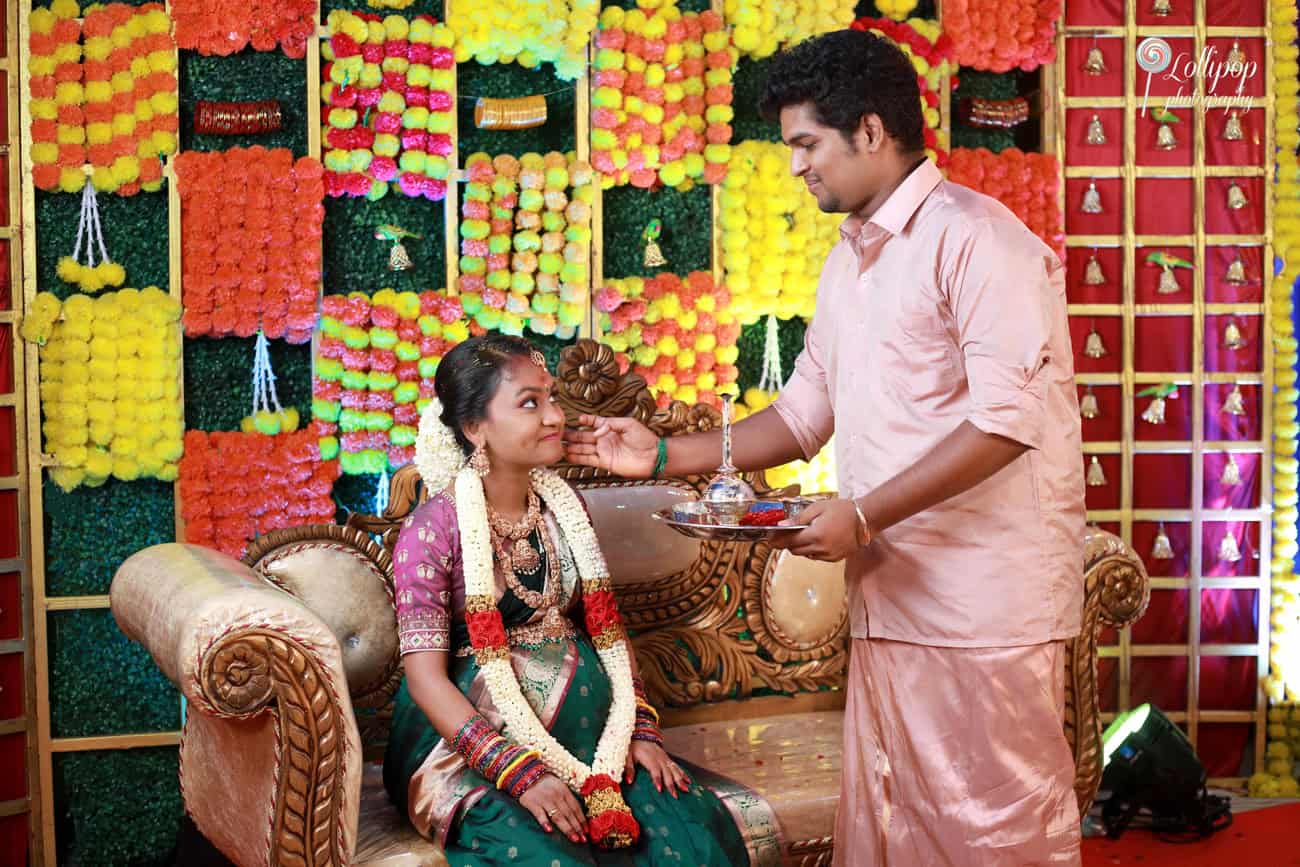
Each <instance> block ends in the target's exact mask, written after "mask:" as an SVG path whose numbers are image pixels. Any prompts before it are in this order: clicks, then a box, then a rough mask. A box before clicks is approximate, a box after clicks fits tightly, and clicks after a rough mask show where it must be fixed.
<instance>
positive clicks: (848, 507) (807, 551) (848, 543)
mask: <svg viewBox="0 0 1300 867" xmlns="http://www.w3.org/2000/svg"><path fill="white" fill-rule="evenodd" d="M796 520H798V521H799V523H801V524H809V525H810V526H809V527H808V529H807V530H798V531H792V532H785V533H776V534H774V535H773V536H772V547H774V548H786V549H788V550H789V551H790V553H792V554H798V555H799V556H800V557H807V558H809V559H810V560H824V561H826V562H827V563H835V562H838V561H840V560H843V559H844V558H845V557H848V556H849V555H850V554H852V553H853V552H854V551H856V550H857V549H858V547H859V545H858V538H859V537H858V512H857V509H855V508H853V501H852V500H819V501H818V502H816V503H813V504H812V505H811V506H808V507H807V508H806V509H804V510H803V511H802V512H800V513H799V517H798V518H797V519H796ZM779 528H780V525H778V529H779Z"/></svg>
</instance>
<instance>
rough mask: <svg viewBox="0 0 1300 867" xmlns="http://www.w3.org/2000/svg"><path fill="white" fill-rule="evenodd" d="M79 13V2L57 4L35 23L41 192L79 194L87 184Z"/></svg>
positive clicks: (32, 66)
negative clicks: (82, 170)
mask: <svg viewBox="0 0 1300 867" xmlns="http://www.w3.org/2000/svg"><path fill="white" fill-rule="evenodd" d="M79 14H80V10H79V9H78V8H77V4H76V3H75V2H57V3H54V4H53V5H51V6H50V7H49V8H45V9H33V10H32V14H31V18H30V19H29V21H30V26H31V35H30V37H29V39H28V49H29V50H30V52H31V60H30V63H29V66H28V68H29V70H30V72H31V79H30V83H29V93H30V96H31V101H30V102H29V103H28V107H29V109H30V111H31V115H32V125H31V134H32V151H31V153H32V164H33V167H32V179H33V182H34V183H35V184H36V187H37V189H41V190H58V189H61V188H66V190H67V191H68V192H75V191H77V190H79V189H81V187H82V186H83V185H84V184H85V182H86V179H85V176H84V175H83V174H82V173H81V167H82V165H83V164H84V163H85V162H86V129H85V127H86V116H85V112H84V110H83V108H82V105H83V103H84V102H85V92H84V89H83V88H82V85H81V22H80V21H78V20H77V16H78V15H79Z"/></svg>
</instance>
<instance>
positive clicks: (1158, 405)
mask: <svg viewBox="0 0 1300 867" xmlns="http://www.w3.org/2000/svg"><path fill="white" fill-rule="evenodd" d="M1142 420H1143V421H1144V422H1148V423H1149V424H1164V423H1165V399H1164V398H1163V397H1160V396H1159V395H1156V396H1155V397H1153V398H1151V403H1150V404H1149V405H1148V406H1147V408H1146V409H1145V410H1143V411H1142Z"/></svg>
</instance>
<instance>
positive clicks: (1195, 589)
mask: <svg viewBox="0 0 1300 867" xmlns="http://www.w3.org/2000/svg"><path fill="white" fill-rule="evenodd" d="M1180 2H1186V3H1194V4H1195V9H1196V11H1195V20H1194V23H1193V24H1192V25H1190V26H1148V25H1143V26H1141V28H1139V26H1138V23H1137V8H1138V5H1139V4H1138V3H1136V2H1128V3H1125V4H1124V9H1125V12H1124V14H1125V22H1124V24H1123V25H1121V26H1094V25H1080V26H1075V25H1067V24H1066V23H1065V20H1064V18H1063V19H1062V21H1061V23H1060V26H1059V27H1058V30H1057V57H1058V58H1060V62H1058V63H1057V64H1053V65H1049V66H1045V67H1044V68H1043V88H1042V91H1043V94H1044V111H1043V116H1044V124H1043V140H1044V142H1051V145H1050V146H1051V147H1054V148H1055V153H1056V156H1057V158H1058V160H1059V162H1060V163H1061V165H1062V166H1063V167H1064V177H1065V178H1067V179H1068V178H1107V177H1109V178H1116V177H1118V178H1120V179H1121V180H1122V187H1123V198H1124V224H1123V231H1122V233H1121V234H1119V235H1074V236H1070V237H1068V238H1067V240H1066V245H1067V246H1068V247H1084V248H1092V247H1115V246H1118V247H1119V248H1120V250H1121V252H1122V257H1123V295H1122V303H1120V304H1071V305H1070V309H1069V312H1070V315H1071V316H1111V317H1114V316H1119V317H1122V335H1123V346H1122V353H1123V355H1122V369H1121V372H1119V373H1089V374H1080V375H1079V376H1077V377H1076V379H1077V381H1078V382H1079V384H1081V385H1110V386H1119V387H1120V389H1121V413H1122V425H1123V427H1122V437H1121V439H1120V440H1119V441H1117V442H1085V443H1084V453H1085V455H1093V454H1111V455H1116V454H1117V455H1119V456H1120V465H1121V480H1120V484H1121V489H1120V508H1118V509H1111V510H1092V511H1089V514H1088V517H1089V520H1090V521H1093V522H1097V523H1114V524H1118V525H1119V528H1120V529H1119V535H1120V536H1121V538H1123V540H1124V541H1125V542H1126V543H1128V544H1130V545H1131V544H1132V541H1133V524H1134V522H1135V521H1139V522H1151V521H1162V520H1163V521H1174V522H1181V523H1187V524H1189V525H1190V538H1191V540H1192V543H1191V547H1190V551H1189V557H1188V559H1189V567H1188V573H1189V574H1188V577H1187V578H1152V579H1151V587H1152V589H1153V590H1186V591H1187V593H1188V605H1189V610H1188V626H1187V632H1188V634H1187V641H1186V643H1184V644H1144V645H1134V644H1133V642H1132V636H1131V628H1129V627H1126V628H1124V629H1121V630H1120V631H1119V641H1118V644H1115V645H1109V646H1102V647H1101V648H1100V650H1099V653H1100V656H1101V657H1102V658H1112V659H1115V660H1116V661H1117V664H1118V678H1119V696H1118V707H1117V710H1118V711H1123V710H1127V709H1129V708H1130V707H1132V704H1133V702H1132V696H1131V683H1132V661H1133V659H1134V658H1139V657H1171V656H1172V657H1182V658H1185V659H1186V660H1187V663H1188V665H1187V670H1188V684H1187V710H1186V711H1178V712H1167V714H1166V715H1167V716H1168V717H1169V718H1170V719H1171V720H1173V721H1175V722H1177V723H1180V724H1182V725H1183V727H1184V728H1185V730H1186V731H1187V733H1188V735H1189V737H1190V738H1191V741H1192V743H1193V744H1194V745H1195V744H1196V743H1197V740H1198V735H1199V727H1200V725H1201V724H1202V723H1252V724H1254V726H1255V730H1254V742H1253V753H1254V767H1255V768H1257V769H1258V768H1261V767H1262V766H1263V755H1264V745H1265V736H1266V717H1267V699H1266V696H1265V695H1264V692H1263V690H1262V689H1260V688H1257V690H1256V700H1255V707H1254V709H1252V710H1205V709H1202V708H1200V707H1199V704H1200V660H1201V659H1202V658H1204V657H1209V656H1216V657H1217V656H1249V657H1254V658H1255V660H1256V671H1257V674H1258V676H1259V677H1260V678H1263V677H1264V676H1266V675H1267V674H1268V665H1269V662H1268V652H1269V613H1270V580H1269V579H1270V575H1269V572H1268V564H1269V563H1270V561H1271V559H1272V555H1271V544H1272V532H1271V522H1270V514H1271V512H1270V509H1269V508H1268V504H1269V503H1271V502H1272V489H1273V484H1272V457H1273V455H1272V444H1271V431H1272V427H1273V419H1272V415H1273V413H1272V401H1271V400H1270V399H1269V396H1270V395H1271V392H1272V388H1273V364H1272V356H1273V346H1272V341H1271V340H1269V339H1268V336H1269V334H1270V328H1269V324H1270V321H1271V316H1272V311H1271V304H1270V296H1269V291H1268V278H1269V277H1270V276H1271V274H1269V273H1268V269H1269V268H1270V266H1271V263H1272V261H1273V245H1272V222H1273V196H1272V173H1271V170H1270V169H1269V168H1268V167H1267V166H1264V167H1260V166H1241V167H1238V166H1206V162H1205V151H1206V147H1205V130H1206V129H1207V125H1206V114H1207V112H1208V111H1210V110H1212V109H1214V108H1216V107H1221V106H1223V105H1226V104H1227V103H1228V100H1227V99H1226V98H1223V97H1209V98H1206V97H1205V95H1204V93H1203V86H1204V84H1203V80H1202V79H1201V78H1200V77H1198V78H1197V81H1196V90H1195V96H1196V98H1195V99H1194V100H1193V102H1194V104H1193V106H1192V116H1193V117H1194V118H1195V121H1194V123H1193V124H1192V125H1191V129H1193V130H1194V131H1195V133H1194V135H1195V144H1194V153H1193V159H1192V164H1191V166H1190V167H1176V168H1174V167H1164V166H1139V165H1137V160H1136V156H1137V129H1136V127H1137V125H1136V123H1135V122H1134V115H1135V111H1136V110H1137V108H1138V106H1139V104H1140V102H1141V99H1142V94H1141V93H1140V92H1139V91H1138V86H1139V84H1138V83H1139V76H1138V74H1137V73H1138V67H1137V46H1138V43H1139V42H1140V40H1141V39H1142V38H1145V37H1147V36H1163V37H1173V38H1184V39H1191V40H1192V41H1193V51H1194V53H1195V56H1197V57H1200V56H1201V51H1202V50H1203V48H1204V47H1205V46H1206V45H1207V40H1208V39H1210V38H1223V37H1227V38H1233V37H1239V38H1256V39H1261V40H1262V41H1263V45H1264V51H1265V56H1264V57H1263V58H1258V59H1257V60H1258V62H1259V64H1260V74H1262V75H1263V76H1264V81H1265V88H1266V89H1265V93H1264V96H1262V97H1258V98H1255V99H1252V100H1250V101H1249V102H1243V101H1242V100H1240V99H1237V100H1233V104H1234V105H1248V106H1249V107H1250V109H1251V110H1252V111H1256V110H1258V111H1261V112H1263V113H1264V123H1263V129H1262V134H1263V136H1264V137H1265V140H1264V148H1263V150H1264V158H1265V160H1266V161H1267V160H1271V158H1272V154H1273V150H1274V126H1273V114H1274V109H1273V80H1272V66H1273V48H1272V41H1271V29H1272V28H1271V25H1272V14H1271V8H1270V7H1269V5H1268V4H1267V3H1266V2H1264V0H1259V2H1261V4H1262V5H1263V6H1264V14H1265V20H1264V24H1263V26H1261V27H1210V26H1208V25H1207V24H1206V5H1207V4H1208V3H1211V2H1213V0H1180ZM1139 31H1140V32H1139ZM1094 35H1095V36H1097V37H1101V38H1107V39H1108V40H1110V41H1111V42H1115V41H1122V44H1123V64H1124V96H1122V97H1070V96H1068V95H1067V93H1066V84H1067V82H1068V80H1069V78H1070V76H1072V75H1079V74H1081V71H1080V70H1077V69H1069V68H1065V67H1064V66H1063V64H1064V62H1065V58H1066V56H1067V55H1066V41H1067V39H1068V38H1070V37H1091V36H1094ZM1111 56H1113V55H1111ZM1252 59H1256V58H1252ZM1153 101H1154V98H1153ZM1071 108H1119V109H1123V110H1124V141H1123V163H1122V165H1120V166H1118V167H1098V168H1094V167H1072V166H1068V165H1066V162H1065V153H1066V142H1065V135H1066V129H1067V126H1066V123H1065V119H1066V110H1067V109H1071ZM1152 177H1163V178H1169V177H1178V178H1184V177H1190V178H1192V179H1193V184H1194V192H1193V197H1194V198H1193V201H1194V213H1193V228H1194V234H1193V235H1191V236H1164V235H1143V236H1139V235H1138V234H1137V233H1136V230H1135V211H1136V209H1135V199H1136V187H1137V180H1138V179H1139V178H1152ZM1207 177H1259V178H1262V179H1263V183H1264V194H1263V195H1264V233H1263V234H1261V235H1208V234H1207V233H1206V231H1205V187H1206V183H1205V181H1206V178H1207ZM1061 189H1062V194H1061V199H1060V205H1061V208H1062V213H1067V211H1066V209H1067V208H1070V207H1077V206H1078V203H1077V202H1069V201H1066V199H1065V192H1064V190H1065V184H1064V183H1062V187H1061ZM1226 244H1235V245H1241V246H1254V247H1262V249H1263V256H1262V262H1263V267H1264V270H1265V273H1264V274H1263V275H1262V279H1263V280H1264V283H1265V288H1264V291H1263V294H1262V300H1261V303H1259V304H1246V303H1233V304H1207V303H1206V300H1205V268H1206V247H1207V246H1219V245H1226ZM1140 246H1141V247H1153V246H1181V247H1191V248H1193V250H1194V251H1195V260H1194V265H1195V270H1194V272H1193V287H1192V299H1193V300H1192V303H1191V304H1160V305H1145V304H1143V305H1139V304H1138V303H1137V301H1136V286H1135V282H1136V281H1135V272H1136V267H1135V266H1136V265H1137V262H1136V250H1137V248H1138V247H1140ZM1139 313H1143V314H1153V313H1159V314H1165V315H1182V316H1187V315H1190V316H1191V317H1192V320H1193V329H1192V341H1193V347H1192V352H1193V356H1192V371H1191V373H1190V374H1188V373H1172V372H1145V371H1144V372H1141V373H1139V372H1137V371H1136V370H1135V362H1134V349H1133V340H1134V335H1135V323H1136V318H1137V316H1138V314H1139ZM1207 314H1208V315H1221V314H1241V315H1249V316H1258V317H1260V318H1261V327H1260V338H1259V339H1260V342H1261V344H1262V347H1261V370H1260V372H1258V373H1207V372H1206V371H1205V317H1206V315H1207ZM1160 383H1176V384H1178V385H1179V386H1180V387H1183V386H1187V387H1190V389H1189V390H1190V397H1191V400H1192V410H1191V417H1192V438H1191V439H1190V440H1189V441H1181V440H1180V441H1168V442H1160V441H1152V440H1142V441H1138V440H1136V439H1135V435H1134V434H1135V431H1134V418H1135V400H1136V398H1135V395H1136V392H1137V391H1139V390H1142V389H1143V388H1146V387H1149V386H1151V385H1156V384H1160ZM1206 383H1240V384H1243V385H1251V384H1257V385H1259V386H1260V393H1261V399H1260V414H1261V418H1260V439H1258V440H1252V441H1241V440H1231V441H1207V440H1206V439H1205V406H1204V401H1205V394H1204V385H1205V384H1206ZM1221 452H1231V453H1239V454H1240V453H1248V454H1258V455H1260V466H1259V474H1260V506H1259V507H1257V508H1253V509H1230V510H1221V511H1207V510H1206V509H1205V508H1204V502H1203V501H1204V473H1205V461H1204V456H1205V455H1206V454H1208V453H1221ZM1153 453H1179V454H1183V453H1187V454H1190V456H1191V461H1192V470H1191V487H1192V503H1191V508H1190V509H1182V510H1174V509H1134V508H1133V466H1134V455H1135V454H1153ZM1113 482H1114V480H1112V483H1113ZM1232 520H1235V521H1247V522H1258V523H1259V525H1260V542H1259V564H1260V572H1259V574H1258V575H1256V576H1238V577H1210V578H1207V577H1202V574H1201V573H1202V571H1203V563H1202V549H1203V544H1202V541H1201V540H1202V532H1203V525H1204V523H1205V522H1206V521H1232ZM1214 589H1234V590H1242V589H1246V590H1256V591H1257V598H1256V606H1257V608H1256V614H1257V623H1258V634H1257V635H1256V641H1255V642H1253V643H1241V644H1203V643H1202V642H1201V616H1200V613H1201V597H1202V591H1204V590H1214ZM1113 716H1114V714H1111V713H1108V714H1103V719H1106V720H1109V719H1111V718H1113ZM1212 782H1213V783H1216V784H1220V785H1233V786H1239V785H1242V784H1244V778H1242V777H1227V778H1219V779H1214V780H1212Z"/></svg>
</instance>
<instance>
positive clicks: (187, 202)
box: [176, 147, 325, 343]
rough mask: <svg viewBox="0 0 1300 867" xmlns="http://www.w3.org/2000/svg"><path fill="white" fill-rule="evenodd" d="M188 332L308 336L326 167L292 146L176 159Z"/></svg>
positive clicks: (318, 261)
mask: <svg viewBox="0 0 1300 867" xmlns="http://www.w3.org/2000/svg"><path fill="white" fill-rule="evenodd" d="M176 175H177V185H178V187H177V189H178V192H179V193H180V197H181V260H182V266H183V272H182V275H181V285H182V292H183V297H184V303H185V317H184V324H185V333H186V335H188V336H190V337H196V336H209V337H226V336H229V335H237V336H239V337H251V336H252V335H254V334H256V333H257V330H258V328H261V329H262V330H263V331H264V332H265V333H266V336H267V337H269V338H272V339H279V338H284V339H286V340H288V341H289V342H290V343H306V342H308V341H309V340H311V334H312V329H313V328H314V327H315V324H316V296H317V293H318V288H319V284H320V275H321V253H320V238H321V224H322V222H323V220H324V217H325V207H324V205H323V204H322V199H323V197H324V185H323V183H322V178H321V175H322V170H321V164H320V163H318V162H316V161H315V160H313V159H311V158H310V157H302V158H300V159H298V160H297V161H295V160H294V158H293V154H292V153H291V152H290V151H289V150H288V149H286V148H276V149H274V150H267V149H265V148H262V147H252V148H247V149H245V148H232V149H231V150H227V151H215V152H198V151H187V152H185V153H182V154H180V155H179V156H178V157H177V158H176Z"/></svg>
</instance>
